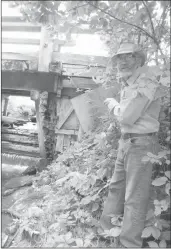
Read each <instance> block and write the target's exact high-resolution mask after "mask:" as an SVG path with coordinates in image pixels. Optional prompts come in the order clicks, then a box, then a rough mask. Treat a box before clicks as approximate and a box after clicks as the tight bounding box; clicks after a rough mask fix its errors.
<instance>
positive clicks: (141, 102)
mask: <svg viewBox="0 0 171 249" xmlns="http://www.w3.org/2000/svg"><path fill="white" fill-rule="evenodd" d="M149 102H150V100H149V98H147V97H146V96H145V95H144V94H140V93H139V92H137V94H136V96H135V97H132V98H129V99H122V100H121V102H120V104H119V105H117V106H115V108H114V115H116V117H117V119H118V121H119V122H120V123H121V124H125V125H133V124H134V123H135V122H136V121H137V120H138V119H139V117H140V116H141V115H142V113H143V111H144V110H145V108H146V107H147V105H148V103H149Z"/></svg>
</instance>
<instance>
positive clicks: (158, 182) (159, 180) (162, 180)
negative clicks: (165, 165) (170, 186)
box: [152, 176, 168, 186]
mask: <svg viewBox="0 0 171 249" xmlns="http://www.w3.org/2000/svg"><path fill="white" fill-rule="evenodd" d="M167 180H168V179H167V178H166V177H165V176H163V177H159V178H157V179H155V180H154V181H152V185H153V186H162V185H164V184H165V183H166V182H167Z"/></svg>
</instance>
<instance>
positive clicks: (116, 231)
mask: <svg viewBox="0 0 171 249" xmlns="http://www.w3.org/2000/svg"><path fill="white" fill-rule="evenodd" d="M120 233H121V227H114V228H112V229H110V236H112V237H118V236H119V235H120Z"/></svg>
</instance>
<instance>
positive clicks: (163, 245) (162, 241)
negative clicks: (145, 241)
mask: <svg viewBox="0 0 171 249" xmlns="http://www.w3.org/2000/svg"><path fill="white" fill-rule="evenodd" d="M159 247H160V248H163V247H164V248H166V247H167V244H166V241H165V240H161V241H160V243H159Z"/></svg>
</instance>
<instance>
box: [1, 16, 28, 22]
mask: <svg viewBox="0 0 171 249" xmlns="http://www.w3.org/2000/svg"><path fill="white" fill-rule="evenodd" d="M1 21H2V22H12V23H13V22H20V23H29V22H27V21H24V20H22V17H20V16H2V17H1Z"/></svg>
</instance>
